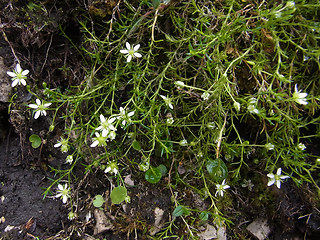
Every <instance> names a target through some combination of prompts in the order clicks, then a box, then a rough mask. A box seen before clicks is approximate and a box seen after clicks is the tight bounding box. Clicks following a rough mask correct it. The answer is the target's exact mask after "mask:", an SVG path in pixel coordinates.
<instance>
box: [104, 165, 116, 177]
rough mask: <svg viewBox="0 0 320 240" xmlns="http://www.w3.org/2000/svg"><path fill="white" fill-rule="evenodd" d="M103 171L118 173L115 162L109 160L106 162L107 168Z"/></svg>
mask: <svg viewBox="0 0 320 240" xmlns="http://www.w3.org/2000/svg"><path fill="white" fill-rule="evenodd" d="M104 172H105V173H108V172H110V173H113V174H114V175H117V173H118V166H117V163H116V162H110V163H108V166H107V168H106V169H105V170H104Z"/></svg>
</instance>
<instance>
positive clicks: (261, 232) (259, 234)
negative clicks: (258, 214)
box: [247, 218, 271, 240]
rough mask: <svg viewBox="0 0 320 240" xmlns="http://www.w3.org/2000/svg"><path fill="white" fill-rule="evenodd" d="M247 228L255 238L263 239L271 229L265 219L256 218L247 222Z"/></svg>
mask: <svg viewBox="0 0 320 240" xmlns="http://www.w3.org/2000/svg"><path fill="white" fill-rule="evenodd" d="M247 230H248V231H249V232H250V233H251V234H252V235H253V236H254V237H256V238H257V239H259V240H264V239H266V238H267V237H268V235H269V234H270V232H271V230H270V227H269V225H268V221H267V220H266V219H261V218H258V219H256V220H254V221H253V222H252V223H250V224H249V226H248V227H247Z"/></svg>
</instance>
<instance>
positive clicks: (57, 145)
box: [53, 142, 61, 148]
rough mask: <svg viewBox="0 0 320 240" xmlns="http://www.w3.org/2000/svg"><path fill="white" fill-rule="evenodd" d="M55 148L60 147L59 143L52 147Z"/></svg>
mask: <svg viewBox="0 0 320 240" xmlns="http://www.w3.org/2000/svg"><path fill="white" fill-rule="evenodd" d="M53 146H54V147H55V148H57V147H60V146H61V143H59V142H58V143H56V144H55V145H53Z"/></svg>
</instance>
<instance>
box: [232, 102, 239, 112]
mask: <svg viewBox="0 0 320 240" xmlns="http://www.w3.org/2000/svg"><path fill="white" fill-rule="evenodd" d="M233 107H234V108H235V109H236V110H237V112H239V111H240V109H241V106H240V103H238V102H234V103H233Z"/></svg>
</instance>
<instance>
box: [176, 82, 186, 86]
mask: <svg viewBox="0 0 320 240" xmlns="http://www.w3.org/2000/svg"><path fill="white" fill-rule="evenodd" d="M174 84H175V85H177V86H178V87H184V86H185V84H184V82H182V81H175V82H174Z"/></svg>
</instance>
